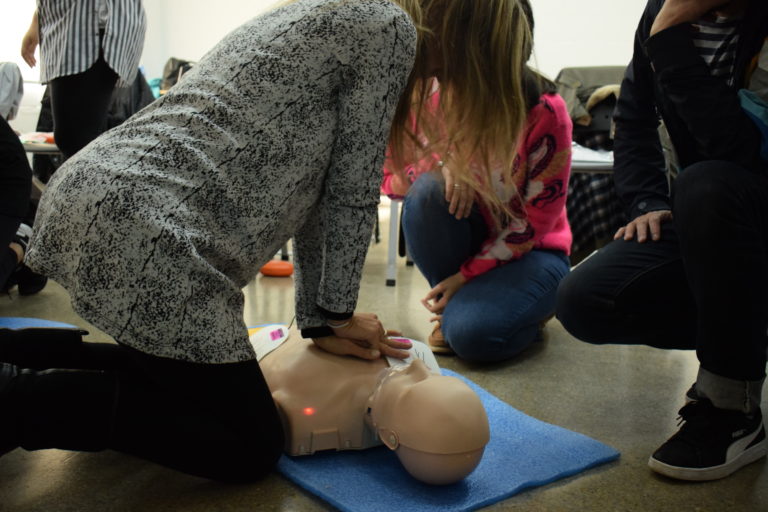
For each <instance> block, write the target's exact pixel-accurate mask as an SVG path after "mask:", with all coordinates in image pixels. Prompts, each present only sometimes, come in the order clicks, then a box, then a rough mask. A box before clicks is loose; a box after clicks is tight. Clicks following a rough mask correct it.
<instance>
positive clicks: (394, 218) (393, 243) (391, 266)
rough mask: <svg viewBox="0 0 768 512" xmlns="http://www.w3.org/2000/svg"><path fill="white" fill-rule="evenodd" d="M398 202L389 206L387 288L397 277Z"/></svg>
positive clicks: (392, 284)
mask: <svg viewBox="0 0 768 512" xmlns="http://www.w3.org/2000/svg"><path fill="white" fill-rule="evenodd" d="M398 203H399V201H395V200H392V201H391V202H390V206H389V242H388V247H387V286H395V277H396V275H397V268H396V266H395V263H396V262H397V242H398V238H397V233H398V227H399V222H398V219H399V215H398V210H399V205H398Z"/></svg>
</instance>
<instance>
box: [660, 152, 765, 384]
mask: <svg viewBox="0 0 768 512" xmlns="http://www.w3.org/2000/svg"><path fill="white" fill-rule="evenodd" d="M673 213H674V222H675V226H676V228H677V231H678V233H679V234H680V248H681V252H682V258H683V262H684V266H685V275H686V276H687V278H688V282H689V285H690V288H691V290H692V291H693V295H694V297H695V299H696V304H697V307H698V311H699V315H698V322H697V327H698V329H697V331H698V335H697V345H696V346H697V354H698V357H699V361H700V362H701V366H702V367H703V368H704V369H706V370H708V371H710V372H712V373H715V374H717V375H719V376H722V377H727V378H730V379H735V380H745V381H758V380H760V379H762V378H763V377H765V364H766V346H768V337H767V333H766V330H767V329H768V177H766V176H765V175H764V174H762V173H755V172H751V171H749V170H746V169H743V168H741V167H739V166H737V165H734V164H731V163H729V162H719V161H712V162H702V163H699V164H696V165H694V166H691V167H689V168H687V169H686V170H685V171H683V172H682V173H681V174H680V176H679V177H678V179H677V180H676V182H675V188H674V206H673Z"/></svg>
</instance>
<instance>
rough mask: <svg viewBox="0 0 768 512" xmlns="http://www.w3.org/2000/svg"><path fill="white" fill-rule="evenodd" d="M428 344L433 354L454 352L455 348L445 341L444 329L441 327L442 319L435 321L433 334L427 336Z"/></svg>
mask: <svg viewBox="0 0 768 512" xmlns="http://www.w3.org/2000/svg"><path fill="white" fill-rule="evenodd" d="M427 345H429V349H430V350H431V351H432V353H433V354H445V355H448V354H454V353H455V352H454V351H453V349H452V348H451V347H450V346H449V345H448V343H446V342H445V337H444V336H443V331H442V330H441V329H440V321H439V320H436V321H435V328H434V329H432V334H430V335H429V338H427Z"/></svg>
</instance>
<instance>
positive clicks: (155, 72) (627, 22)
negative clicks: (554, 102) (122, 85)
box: [142, 0, 646, 77]
mask: <svg viewBox="0 0 768 512" xmlns="http://www.w3.org/2000/svg"><path fill="white" fill-rule="evenodd" d="M530 2H531V6H532V8H533V11H534V17H535V19H536V34H535V37H536V40H535V62H534V65H535V66H536V67H537V68H539V69H540V70H541V71H543V72H544V73H545V74H547V75H549V76H551V77H554V76H555V75H556V74H557V72H558V71H559V70H560V69H561V68H564V67H568V66H599V65H626V64H627V63H628V62H629V59H630V58H631V56H632V40H633V35H634V32H635V28H636V27H637V22H638V21H639V19H640V15H641V13H642V11H643V8H644V7H645V4H646V0H530ZM274 3H275V0H219V1H218V2H208V1H205V2H203V1H201V0H192V1H190V0H144V7H145V9H146V10H147V16H148V18H149V29H148V32H147V44H146V46H145V50H144V57H143V59H142V63H143V64H144V66H145V68H146V70H147V73H148V75H149V76H150V77H153V76H160V74H161V72H162V68H163V65H164V64H165V61H166V60H167V59H168V57H179V58H183V59H188V60H198V59H199V58H200V57H202V56H203V55H204V54H205V52H206V51H207V50H208V49H209V48H210V47H212V46H213V45H214V44H216V42H217V41H218V40H219V39H221V38H222V37H223V36H224V35H226V34H227V33H228V32H229V31H231V30H232V29H234V28H235V27H237V26H238V25H240V24H241V23H243V22H244V21H246V20H248V19H249V18H251V17H252V16H255V15H257V14H259V13H260V12H262V11H263V10H264V9H266V8H268V7H269V6H271V5H273V4H274Z"/></svg>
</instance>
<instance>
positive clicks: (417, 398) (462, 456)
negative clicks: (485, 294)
mask: <svg viewBox="0 0 768 512" xmlns="http://www.w3.org/2000/svg"><path fill="white" fill-rule="evenodd" d="M369 407H370V421H371V423H372V425H373V427H374V429H375V430H376V432H377V433H378V435H379V438H380V439H381V440H382V442H383V443H384V444H385V445H387V446H388V447H389V448H390V449H392V450H395V452H396V453H397V455H398V457H399V458H400V460H401V462H402V463H403V465H404V466H405V468H406V469H407V470H408V471H409V472H410V473H411V474H412V475H413V476H414V477H416V478H418V479H419V480H422V481H424V482H427V483H434V484H445V483H453V482H456V481H458V480H460V479H462V478H464V477H465V476H467V475H468V474H469V473H471V472H472V470H474V468H475V467H476V466H477V464H478V463H479V462H480V458H481V457H482V453H483V450H484V448H485V445H486V444H487V443H488V440H489V437H490V433H489V428H488V417H487V415H486V412H485V409H484V408H483V405H482V403H481V402H480V398H479V397H478V396H477V394H476V393H475V392H474V391H472V390H471V389H470V388H469V386H467V385H466V384H465V383H464V382H462V381H461V380H459V379H457V378H455V377H447V376H442V375H436V374H434V373H431V372H430V371H429V370H428V369H427V367H426V366H425V365H424V363H423V362H422V361H420V360H418V359H417V360H415V361H414V362H412V363H411V364H410V365H408V366H405V367H400V368H388V369H386V370H385V371H384V372H383V375H382V376H381V378H380V381H379V386H378V388H377V389H376V391H375V392H374V394H373V395H372V397H371V400H370V401H369Z"/></svg>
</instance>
